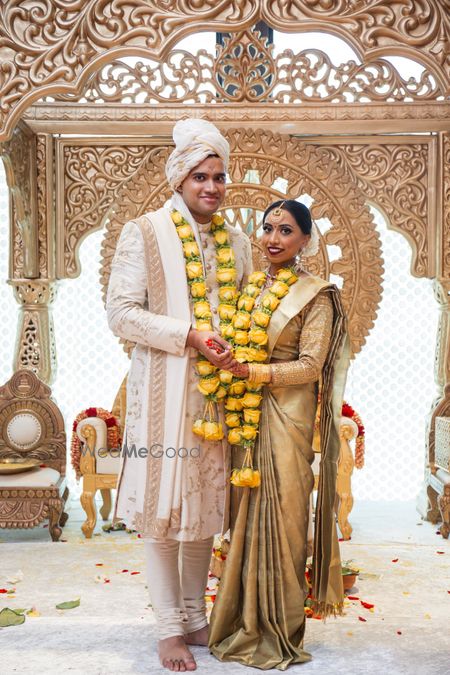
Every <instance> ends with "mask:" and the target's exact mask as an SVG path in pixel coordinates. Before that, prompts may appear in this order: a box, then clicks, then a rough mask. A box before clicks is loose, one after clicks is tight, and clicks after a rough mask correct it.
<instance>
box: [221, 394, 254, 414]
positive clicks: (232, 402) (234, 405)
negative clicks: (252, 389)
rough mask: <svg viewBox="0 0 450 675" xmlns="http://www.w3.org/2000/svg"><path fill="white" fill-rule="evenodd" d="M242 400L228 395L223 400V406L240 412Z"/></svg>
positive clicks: (231, 410)
mask: <svg viewBox="0 0 450 675" xmlns="http://www.w3.org/2000/svg"><path fill="white" fill-rule="evenodd" d="M255 395H256V394H255ZM242 400H243V399H241V398H234V397H233V396H229V397H228V398H227V400H226V401H225V408H226V410H229V411H230V412H240V411H241V410H242Z"/></svg>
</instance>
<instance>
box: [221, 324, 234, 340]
mask: <svg viewBox="0 0 450 675" xmlns="http://www.w3.org/2000/svg"><path fill="white" fill-rule="evenodd" d="M234 333H235V330H234V328H233V324H231V323H229V324H227V325H225V326H221V327H220V334H221V335H222V337H223V338H225V340H231V339H233V338H234Z"/></svg>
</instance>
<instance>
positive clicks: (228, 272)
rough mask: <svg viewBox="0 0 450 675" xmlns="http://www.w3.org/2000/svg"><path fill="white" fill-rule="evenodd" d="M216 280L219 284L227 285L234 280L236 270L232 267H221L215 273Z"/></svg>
mask: <svg viewBox="0 0 450 675" xmlns="http://www.w3.org/2000/svg"><path fill="white" fill-rule="evenodd" d="M216 279H217V281H218V282H219V284H229V283H230V282H232V281H234V280H235V279H236V270H235V268H234V267H221V268H220V269H218V270H217V272H216Z"/></svg>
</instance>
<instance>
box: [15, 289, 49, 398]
mask: <svg viewBox="0 0 450 675" xmlns="http://www.w3.org/2000/svg"><path fill="white" fill-rule="evenodd" d="M8 283H9V284H11V286H12V287H13V290H14V296H15V298H16V300H17V302H18V303H19V305H20V307H19V321H18V326H17V338H16V346H15V353H14V371H16V370H19V369H20V368H29V369H30V370H32V371H33V372H34V373H35V374H36V375H37V376H38V377H39V379H40V380H42V381H43V382H45V383H46V384H48V385H50V384H51V383H52V382H53V380H54V377H55V373H56V348H55V333H54V329H53V318H52V313H51V306H52V304H53V301H54V299H55V297H56V288H57V284H56V282H52V281H49V280H48V279H14V280H11V281H9V282H8Z"/></svg>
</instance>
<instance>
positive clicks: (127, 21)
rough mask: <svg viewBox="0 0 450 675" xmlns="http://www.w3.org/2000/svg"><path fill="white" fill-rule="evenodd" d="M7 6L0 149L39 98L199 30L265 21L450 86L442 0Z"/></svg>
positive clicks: (0, 26) (20, 1) (1, 37)
mask: <svg viewBox="0 0 450 675" xmlns="http://www.w3.org/2000/svg"><path fill="white" fill-rule="evenodd" d="M180 4H181V3H179V2H177V0H167V2H165V3H164V5H165V6H164V8H163V9H161V3H160V2H157V1H156V0H87V1H86V2H81V0H75V1H74V0H59V1H58V3H57V4H56V3H55V2H52V0H9V1H8V2H7V3H4V6H3V8H2V10H1V13H0V57H1V59H2V62H3V63H2V70H1V73H0V98H1V99H2V106H1V108H0V142H1V141H4V140H7V139H8V137H9V135H10V134H11V132H12V129H13V126H14V124H15V122H16V121H17V119H18V117H19V116H20V115H21V113H22V112H23V111H24V110H25V109H26V108H27V107H29V106H30V105H31V103H32V102H33V101H35V100H37V99H38V98H41V97H42V96H44V95H52V94H56V93H62V92H66V93H69V92H73V93H75V92H77V91H80V90H81V87H82V85H83V83H84V82H85V81H86V79H87V78H88V76H89V75H90V74H91V73H92V72H94V71H95V70H98V69H99V68H100V67H101V66H102V65H104V64H106V63H107V62H109V61H111V60H112V59H113V58H118V57H120V56H126V55H137V56H149V57H157V58H160V57H161V56H164V55H165V54H167V53H168V51H169V50H170V48H171V47H172V46H173V45H174V44H175V43H176V42H177V41H178V40H179V39H181V37H183V36H185V35H188V34H190V33H194V32H196V31H206V30H213V31H226V32H233V33H235V32H237V31H239V30H244V29H246V28H248V27H250V26H251V25H254V24H255V23H257V21H258V20H260V19H264V20H266V21H267V22H268V23H269V24H270V25H272V26H274V27H277V28H279V29H280V30H285V31H290V32H292V31H307V30H323V31H326V32H330V33H334V34H336V35H339V36H340V37H342V38H343V39H344V40H346V41H347V42H348V43H350V44H352V46H353V47H354V48H355V49H356V50H357V51H358V52H359V53H360V54H361V56H362V58H363V59H369V58H377V57H380V56H383V55H386V54H397V55H404V56H407V57H410V58H414V59H415V60H417V61H419V62H420V63H425V64H426V66H427V67H428V68H429V70H430V71H431V72H432V73H433V75H434V77H435V78H436V80H437V81H438V82H439V84H440V86H441V87H442V88H443V89H444V90H446V91H448V89H449V86H448V83H449V81H450V56H449V48H448V45H449V44H450V37H449V36H450V19H449V16H448V14H447V13H446V10H445V6H443V4H442V2H440V0H410V1H409V2H408V4H407V6H406V7H405V3H404V2H403V1H402V0H394V1H392V0H367V1H364V2H363V1H362V0H357V1H356V2H354V1H353V0H352V1H350V0H335V1H334V2H332V3H330V2H327V3H324V2H323V1H322V0H294V1H293V2H289V3H287V2H285V0H246V2H245V3H240V2H239V3H238V2H234V3H230V2H228V0H217V1H215V0H205V2H203V3H201V11H199V3H198V1H197V0H184V1H183V3H182V5H181V7H180Z"/></svg>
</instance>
